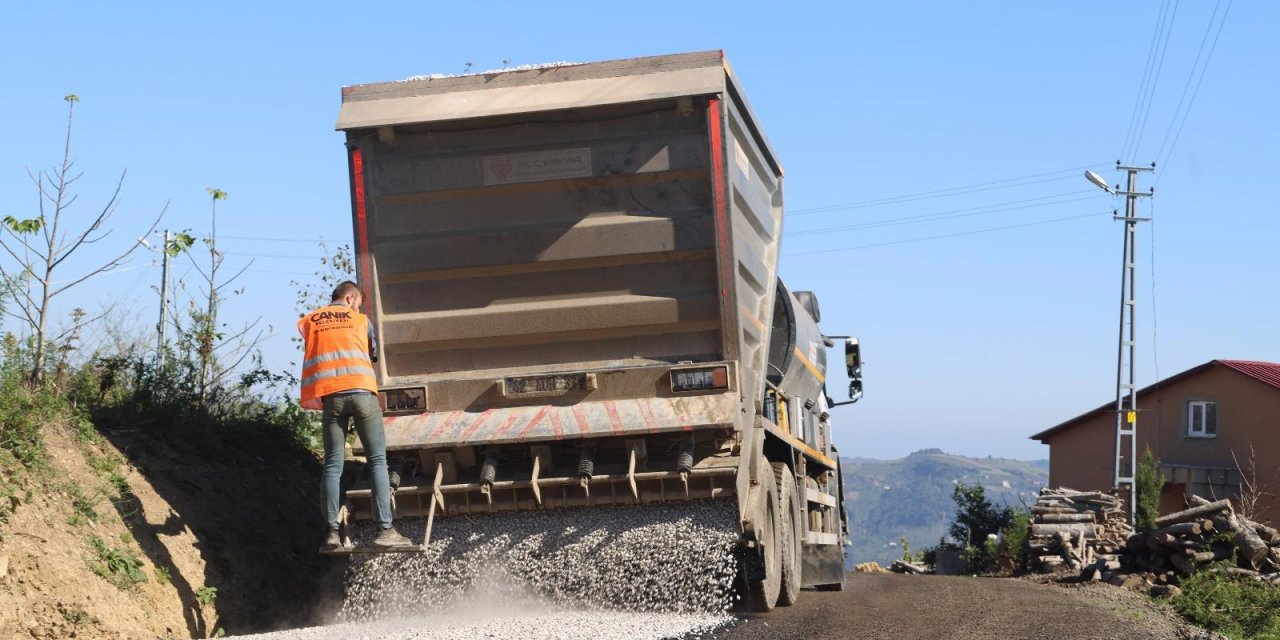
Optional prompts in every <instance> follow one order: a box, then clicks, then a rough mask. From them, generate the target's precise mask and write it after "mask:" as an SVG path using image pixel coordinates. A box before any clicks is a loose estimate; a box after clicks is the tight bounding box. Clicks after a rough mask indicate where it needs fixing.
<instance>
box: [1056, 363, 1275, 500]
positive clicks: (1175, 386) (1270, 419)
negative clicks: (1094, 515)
mask: <svg viewBox="0 0 1280 640" xmlns="http://www.w3.org/2000/svg"><path fill="white" fill-rule="evenodd" d="M1138 415H1139V417H1138V428H1137V433H1138V435H1137V438H1138V456H1139V457H1141V456H1142V454H1143V452H1144V451H1145V450H1146V449H1148V448H1150V449H1151V452H1152V453H1154V454H1155V456H1156V457H1157V458H1159V459H1160V463H1161V464H1160V469H1161V472H1162V475H1163V476H1164V480H1165V485H1164V489H1163V491H1162V493H1161V495H1160V512H1161V513H1169V512H1172V511H1176V510H1179V509H1182V508H1185V506H1184V505H1185V500H1186V497H1187V496H1189V495H1197V496H1202V497H1205V498H1210V499H1214V498H1224V497H1232V498H1236V497H1238V496H1239V493H1240V491H1241V484H1242V481H1244V484H1245V485H1246V487H1247V485H1249V484H1250V483H1254V484H1255V485H1258V486H1259V487H1260V489H1261V490H1262V492H1264V495H1262V496H1261V497H1260V498H1259V499H1258V503H1257V511H1256V514H1257V516H1258V518H1259V519H1261V520H1264V521H1265V520H1270V521H1272V522H1280V500H1278V499H1277V498H1276V496H1275V495H1266V493H1270V494H1276V493H1280V364H1276V363H1273V362H1253V361H1247V360H1211V361H1209V362H1206V363H1204V364H1202V365H1200V366H1198V367H1194V368H1192V369H1188V370H1186V371H1183V372H1182V373H1179V374H1177V375H1173V376H1170V377H1168V378H1165V379H1164V380H1161V381H1159V382H1157V383H1155V384H1153V385H1151V386H1149V387H1146V388H1145V389H1142V390H1140V391H1139V392H1138ZM1031 439H1032V440H1039V441H1040V442H1041V443H1042V444H1047V445H1049V485H1050V486H1054V487H1061V486H1065V487H1071V488H1073V489H1082V490H1083V489H1108V488H1110V487H1112V485H1113V484H1114V482H1113V473H1114V466H1115V447H1116V405H1115V402H1114V401H1112V402H1108V403H1107V404H1104V405H1102V406H1100V407H1098V408H1097V409H1094V410H1092V411H1089V412H1087V413H1084V414H1081V415H1079V416H1076V417H1075V418H1072V419H1070V420H1067V421H1066V422H1063V423H1062V424H1059V425H1057V426H1055V427H1053V428H1050V429H1047V430H1045V431H1042V432H1040V433H1037V434H1036V435H1034V436H1031ZM1247 492H1248V491H1247V489H1246V493H1247Z"/></svg>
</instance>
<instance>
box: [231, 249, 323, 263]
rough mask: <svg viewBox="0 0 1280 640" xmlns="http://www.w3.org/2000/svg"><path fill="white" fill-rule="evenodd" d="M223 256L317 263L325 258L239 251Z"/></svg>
mask: <svg viewBox="0 0 1280 640" xmlns="http://www.w3.org/2000/svg"><path fill="white" fill-rule="evenodd" d="M222 255H225V256H238V257H244V258H278V259H281V260H316V261H319V260H321V259H322V258H323V256H294V255H284V254H279V253H241V252H239V251H228V252H227V253H224V254H222Z"/></svg>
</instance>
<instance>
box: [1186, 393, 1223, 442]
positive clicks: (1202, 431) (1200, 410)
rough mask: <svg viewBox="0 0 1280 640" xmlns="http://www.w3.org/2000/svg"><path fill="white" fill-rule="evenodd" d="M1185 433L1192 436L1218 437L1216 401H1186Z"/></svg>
mask: <svg viewBox="0 0 1280 640" xmlns="http://www.w3.org/2000/svg"><path fill="white" fill-rule="evenodd" d="M1187 435H1188V436H1191V437H1193V438H1216V437H1218V403H1216V402H1204V401H1195V402H1188V403H1187Z"/></svg>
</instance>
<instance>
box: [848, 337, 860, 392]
mask: <svg viewBox="0 0 1280 640" xmlns="http://www.w3.org/2000/svg"><path fill="white" fill-rule="evenodd" d="M844 368H845V371H847V372H848V374H849V379H850V380H858V381H861V380H862V348H861V346H860V345H859V344H858V339H857V338H845V340H844Z"/></svg>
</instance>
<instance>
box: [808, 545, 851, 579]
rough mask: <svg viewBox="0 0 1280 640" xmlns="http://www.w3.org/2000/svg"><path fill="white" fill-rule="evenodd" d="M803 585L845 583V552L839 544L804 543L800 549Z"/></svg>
mask: <svg viewBox="0 0 1280 640" xmlns="http://www.w3.org/2000/svg"><path fill="white" fill-rule="evenodd" d="M800 563H801V565H802V566H803V567H804V569H803V570H802V571H801V572H800V576H801V579H802V582H801V585H800V586H802V587H829V586H831V585H843V584H844V553H843V549H842V548H841V547H840V545H838V544H823V545H804V547H802V548H801V550H800Z"/></svg>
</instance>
